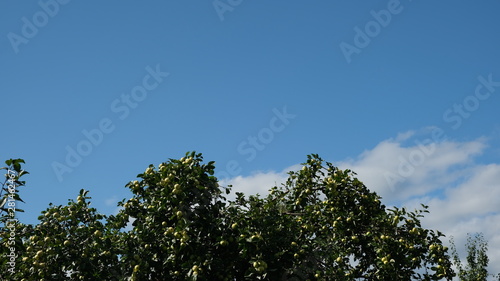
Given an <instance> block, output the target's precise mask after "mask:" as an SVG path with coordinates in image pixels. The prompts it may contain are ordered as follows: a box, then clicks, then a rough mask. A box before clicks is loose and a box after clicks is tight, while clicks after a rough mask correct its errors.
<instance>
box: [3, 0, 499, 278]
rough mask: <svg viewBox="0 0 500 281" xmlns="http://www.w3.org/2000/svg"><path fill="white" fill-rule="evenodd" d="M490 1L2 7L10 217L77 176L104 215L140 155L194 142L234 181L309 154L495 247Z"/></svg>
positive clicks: (53, 198) (275, 170)
mask: <svg viewBox="0 0 500 281" xmlns="http://www.w3.org/2000/svg"><path fill="white" fill-rule="evenodd" d="M499 8H500V3H499V2H498V1H482V2H481V4H477V3H473V2H470V1H461V2H457V1H439V2H437V3H436V2H430V1H394V0H390V1H307V2H306V1H295V0H291V1H286V3H285V2H279V3H274V2H273V3H269V2H267V1H246V0H232V1H229V0H220V1H175V2H174V1H172V2H171V1H148V2H146V3H144V2H137V1H135V2H131V1H120V2H118V1H106V2H105V3H103V2H101V1H85V2H77V1H68V0H65V1H63V0H59V1H56V0H41V1H40V2H36V1H31V2H25V1H2V2H1V3H0V11H1V12H0V13H1V16H0V34H1V35H2V40H0V62H1V63H0V65H1V70H2V75H0V92H1V95H2V116H3V117H4V131H3V137H2V138H0V147H1V150H0V157H1V158H2V159H8V158H23V159H25V160H26V162H27V164H26V166H25V168H26V169H27V170H28V171H30V173H31V174H30V175H29V177H27V178H26V180H27V181H28V184H27V185H28V186H27V187H26V188H25V189H24V190H22V191H21V195H22V197H23V198H24V199H25V201H26V202H27V204H24V205H23V207H24V209H26V213H25V214H22V215H20V218H21V219H22V220H24V221H26V222H31V223H34V222H36V217H37V216H38V214H39V213H40V211H42V210H43V209H45V208H46V207H47V206H48V203H49V202H53V203H54V204H65V203H66V202H67V199H69V198H74V197H76V195H77V192H78V190H79V189H81V188H85V189H89V190H90V191H91V192H90V195H91V196H92V197H93V198H94V200H93V204H94V206H95V207H97V208H98V209H99V210H100V211H101V212H103V213H106V214H111V213H113V212H115V210H116V202H117V201H118V200H121V199H122V198H125V197H129V196H130V193H129V192H128V190H127V189H125V188H124V185H125V184H126V183H127V182H128V181H130V180H134V179H135V176H136V175H137V174H138V173H140V172H142V171H143V170H144V169H145V168H146V167H147V165H149V164H155V165H158V164H159V163H161V162H163V161H166V160H167V159H168V158H180V157H182V156H183V155H184V153H185V152H187V151H191V150H196V151H198V152H202V153H203V154H204V156H205V159H206V160H207V161H208V160H215V161H216V163H217V170H218V175H219V176H220V177H221V178H225V182H232V183H233V184H235V189H240V190H243V191H245V192H247V193H255V192H260V193H263V192H265V190H266V189H267V188H269V187H270V185H272V184H273V183H274V182H278V181H280V180H282V179H283V177H284V172H285V171H286V170H287V169H292V168H294V167H297V166H296V165H297V164H299V163H301V162H304V161H305V159H306V155H307V154H310V153H318V154H320V156H322V157H323V158H324V159H325V160H328V161H331V162H334V163H335V164H337V165H339V166H342V167H345V168H351V169H353V170H354V171H358V174H359V177H360V179H361V180H363V181H364V182H365V183H367V185H368V187H369V188H371V189H372V190H375V191H377V192H379V193H380V194H381V195H382V196H384V198H386V202H387V203H388V204H396V205H410V206H411V205H417V204H416V203H417V202H427V203H429V204H430V205H431V214H430V215H429V219H428V222H427V223H428V225H429V226H430V227H434V228H439V229H443V230H444V232H445V233H447V234H448V235H454V236H456V240H457V242H463V241H465V235H466V233H467V232H475V231H483V232H484V233H485V237H486V238H487V239H489V241H490V247H491V248H492V249H493V248H494V247H497V249H498V247H500V229H498V227H496V226H495V225H500V214H499V213H500V208H499V207H498V204H497V202H498V200H499V199H500V191H499V190H500V186H499V184H498V181H496V179H500V176H499V175H500V121H499V119H498V108H499V106H500V86H499V82H500V67H499V66H500V56H498V50H500V39H499V37H498V36H497V34H498V27H499V26H500V18H499V17H498V10H499ZM346 46H347V47H346ZM167 73H168V74H167ZM497 81H499V82H497ZM97 130H99V132H98V131H97ZM84 132H87V133H86V134H85V133H84ZM101 134H102V136H101ZM433 134H434V136H439V137H433ZM86 135H91V137H87V136H86ZM252 139H253V140H254V141H252ZM92 141H93V142H92ZM418 143H420V144H421V145H420V146H419V145H418ZM68 147H69V149H70V150H74V151H76V153H79V152H78V149H80V150H79V151H80V152H81V153H79V157H81V160H80V161H76V160H75V158H71V157H70V158H71V159H73V162H71V161H69V162H68V161H67V159H66V158H67V155H68V153H69V152H68ZM422 148H425V149H422ZM426 151H427V152H428V153H426ZM83 154H85V155H83ZM412 157H413V158H412ZM419 157H420V158H419ZM405 159H406V160H405ZM405 161H407V162H408V163H410V164H409V165H410V166H408V164H406V166H405V164H404V163H405ZM411 161H413V162H411ZM55 163H58V164H55ZM59 164H60V165H59ZM69 164H72V166H71V165H69ZM228 164H229V166H228ZM54 165H56V166H57V167H59V168H60V169H62V168H61V167H62V166H66V167H67V169H71V172H68V171H67V170H64V171H65V172H61V171H62V170H59V172H57V171H55V170H54ZM405 168H406V169H407V170H405ZM486 171H489V173H487V172H486ZM226 176H227V177H226ZM388 178H389V180H388ZM390 179H392V184H391V180H390ZM394 179H396V181H394ZM236 183H237V185H238V186H237V185H236ZM484 188H485V189H484ZM483 189H484V190H483ZM480 195H483V196H484V197H480V198H479V199H477V200H479V202H482V204H478V205H477V206H476V205H474V204H472V203H471V202H472V201H471V196H480ZM452 200H453V201H452ZM459 200H464V202H457V201H459ZM488 200H490V201H492V202H491V203H489V204H490V205H488V203H485V202H487V201H488ZM495 200H496V201H495ZM488 202H489V201H488ZM433 204H434V205H433ZM468 204H469V205H470V209H468V208H463V206H469V205H468ZM471 204H472V205H471ZM433 206H434V211H433V209H432V208H433ZM460 206H462V208H461V207H460ZM460 209H462V210H467V212H466V213H461V212H460ZM486 210H487V211H486ZM445 222H453V224H446V223H445ZM495 261H496V262H497V264H500V256H492V264H495ZM494 270H496V271H497V272H498V271H500V268H499V267H497V268H494Z"/></svg>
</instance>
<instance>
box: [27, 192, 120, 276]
mask: <svg viewBox="0 0 500 281" xmlns="http://www.w3.org/2000/svg"><path fill="white" fill-rule="evenodd" d="M87 194H88V191H85V190H83V189H82V190H80V194H79V195H78V197H77V200H76V201H74V200H69V202H68V204H67V205H66V206H55V205H52V204H51V205H50V206H49V208H47V209H46V210H45V211H43V212H42V215H41V216H39V218H38V219H39V221H40V222H39V223H38V224H37V225H34V226H31V227H29V230H28V231H26V232H25V233H24V241H23V250H22V255H21V256H22V262H21V263H19V265H18V269H19V273H18V275H17V277H18V278H19V280H51V281H56V280H121V279H120V278H119V277H120V275H121V273H120V267H119V264H118V248H117V246H118V244H117V237H119V233H117V232H113V230H112V228H109V227H108V226H107V225H106V222H105V219H106V217H105V216H104V215H102V214H99V213H97V210H96V209H95V208H92V207H90V202H89V200H88V199H90V197H88V196H87Z"/></svg>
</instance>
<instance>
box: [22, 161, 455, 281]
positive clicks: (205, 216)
mask: <svg viewBox="0 0 500 281" xmlns="http://www.w3.org/2000/svg"><path fill="white" fill-rule="evenodd" d="M303 165H304V166H303V168H302V169H301V170H300V171H297V172H290V173H289V178H288V180H287V182H286V183H285V184H283V185H282V186H275V187H273V188H272V189H271V190H270V193H269V194H268V195H267V196H265V197H260V196H248V197H247V196H245V195H244V194H242V193H236V199H235V200H233V201H230V200H227V199H226V198H225V197H224V196H225V195H226V194H229V193H230V189H229V187H221V186H219V183H218V181H217V179H216V178H215V177H214V176H213V174H214V169H215V167H214V162H208V163H206V164H204V163H203V158H202V156H201V154H196V153H194V152H191V153H187V154H186V156H185V157H183V158H181V159H179V160H176V159H170V160H169V161H168V162H165V163H162V164H160V165H159V166H158V167H154V166H153V165H150V166H149V167H148V168H147V169H146V171H145V172H144V173H141V174H139V175H138V179H137V180H134V181H131V182H130V183H128V184H127V185H126V186H127V187H128V188H129V189H130V190H131V191H132V197H131V198H130V199H126V200H125V199H124V200H122V201H121V202H120V203H119V206H121V207H122V209H121V210H120V212H119V213H118V214H117V215H114V216H109V217H106V216H103V215H101V214H98V213H97V211H96V210H95V209H93V208H90V207H89V204H90V203H89V202H88V201H87V199H89V197H87V191H83V190H82V191H81V192H80V195H79V196H78V199H77V201H76V202H75V201H70V202H69V203H68V205H67V206H52V205H51V206H50V207H49V208H48V209H47V210H46V211H44V212H43V213H42V214H43V215H42V216H40V218H39V219H40V223H39V224H37V225H35V226H24V225H20V226H19V236H20V237H22V238H20V240H21V242H20V244H21V246H22V247H20V249H19V253H20V256H21V259H22V265H21V266H20V267H19V272H18V273H16V274H17V275H16V276H15V277H17V278H18V279H21V278H25V279H26V280H34V279H36V280H373V281H376V280H443V279H446V280H451V278H452V277H453V276H454V273H453V271H452V269H451V262H450V258H449V256H448V254H447V248H446V247H444V246H443V245H442V242H441V240H440V238H441V237H442V236H443V234H442V233H440V232H439V231H433V230H429V229H425V228H422V226H421V224H420V219H421V217H422V216H423V213H426V212H427V210H426V208H427V207H426V206H423V209H422V210H416V211H411V212H410V211H407V210H406V209H404V208H403V209H399V208H394V209H387V208H386V207H385V206H384V205H382V204H381V202H380V199H381V198H380V197H379V196H378V195H376V194H375V193H374V192H371V191H369V190H368V189H367V188H366V186H365V185H364V184H363V183H362V182H360V181H359V180H358V179H357V178H355V174H354V173H353V172H351V171H349V170H340V169H338V168H336V167H334V166H333V165H332V164H331V163H328V162H326V163H324V162H323V160H322V159H321V158H319V156H318V155H311V156H308V160H307V162H306V163H304V164H303Z"/></svg>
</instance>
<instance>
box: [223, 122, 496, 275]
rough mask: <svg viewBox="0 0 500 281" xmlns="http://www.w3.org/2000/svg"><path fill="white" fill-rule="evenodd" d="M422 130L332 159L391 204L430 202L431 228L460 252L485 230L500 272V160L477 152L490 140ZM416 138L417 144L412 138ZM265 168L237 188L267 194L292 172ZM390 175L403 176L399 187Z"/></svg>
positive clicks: (235, 180)
mask: <svg viewBox="0 0 500 281" xmlns="http://www.w3.org/2000/svg"><path fill="white" fill-rule="evenodd" d="M417 137H422V134H421V132H414V131H410V132H406V133H401V134H398V136H397V137H396V138H391V139H388V140H384V141H382V142H380V143H379V144H377V145H376V146H375V147H374V148H372V149H369V150H366V151H364V152H362V153H361V154H360V155H359V156H358V157H356V158H354V159H345V160H342V161H337V162H335V161H331V160H329V161H331V162H333V164H334V165H336V166H338V167H340V168H342V169H346V168H348V169H351V170H352V171H354V172H356V173H357V174H358V175H357V177H358V178H359V179H360V180H361V181H363V182H364V183H365V185H366V186H367V187H368V188H369V189H370V190H372V191H375V192H377V193H378V194H379V195H381V196H382V198H383V201H384V202H385V203H386V205H391V204H396V205H399V206H406V207H408V208H409V209H413V208H419V207H420V203H424V204H426V205H429V208H430V213H429V214H427V215H426V217H425V218H424V219H423V223H424V226H425V227H428V228H432V229H437V230H440V231H441V232H443V233H445V234H446V235H447V237H446V238H444V241H445V243H448V239H449V238H450V236H454V238H455V242H456V245H457V247H458V250H459V253H460V254H461V255H462V257H465V255H466V253H465V247H464V245H465V242H466V238H467V233H472V234H474V233H477V232H482V233H483V234H484V237H485V239H486V240H487V241H488V244H489V249H490V250H489V253H488V254H489V258H490V269H489V270H490V273H495V274H496V273H500V251H499V249H500V204H499V202H500V163H497V164H489V165H487V164H479V163H477V161H476V160H477V157H478V156H479V155H481V154H483V153H484V152H485V150H486V148H487V145H486V139H485V138H479V139H476V140H473V141H468V142H456V141H447V140H441V141H433V139H432V138H427V139H423V138H422V139H420V140H418V139H416V138H417ZM412 139H413V144H411V141H412ZM299 167H300V166H299V165H294V166H291V167H290V168H287V169H284V170H283V171H281V172H272V171H271V172H259V173H255V174H253V175H251V176H248V177H241V176H239V177H236V178H233V179H231V180H229V181H227V182H228V183H230V184H232V185H233V186H234V187H233V190H234V191H241V192H244V193H245V194H256V193H259V194H261V195H265V194H267V191H268V190H269V189H270V188H271V187H272V186H274V185H276V184H280V183H282V182H284V181H285V180H286V178H287V174H286V172H287V171H289V170H291V169H293V170H297V169H298V168H299ZM387 175H393V176H395V177H396V179H398V181H397V182H395V184H394V185H393V186H391V185H390V182H388V181H387Z"/></svg>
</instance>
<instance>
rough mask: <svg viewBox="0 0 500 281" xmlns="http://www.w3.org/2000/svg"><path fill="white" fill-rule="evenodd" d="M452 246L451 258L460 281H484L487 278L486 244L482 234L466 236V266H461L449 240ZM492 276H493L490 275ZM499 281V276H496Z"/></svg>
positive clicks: (455, 250) (454, 247)
mask: <svg viewBox="0 0 500 281" xmlns="http://www.w3.org/2000/svg"><path fill="white" fill-rule="evenodd" d="M450 242H451V245H452V256H453V261H454V262H455V265H456V266H457V270H458V277H459V278H460V281H486V280H487V278H488V276H490V274H488V269H487V268H488V262H489V259H488V255H487V254H486V253H487V252H488V242H487V241H486V240H485V239H484V236H483V234H482V233H476V234H475V235H474V236H472V235H470V234H467V244H466V245H465V246H466V247H467V257H466V261H467V263H466V265H465V266H464V265H463V264H462V261H461V260H460V256H459V255H458V251H457V248H456V246H455V243H454V241H453V238H451V240H450ZM492 276H493V275H492ZM496 278H498V279H497V280H500V274H498V275H497V276H496Z"/></svg>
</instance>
